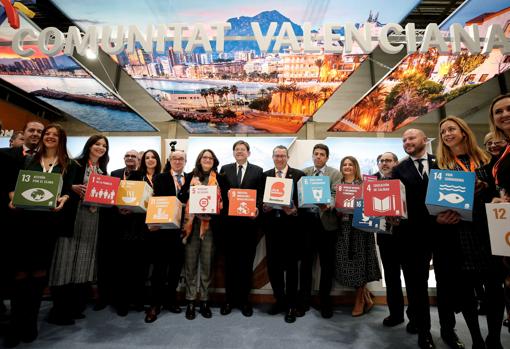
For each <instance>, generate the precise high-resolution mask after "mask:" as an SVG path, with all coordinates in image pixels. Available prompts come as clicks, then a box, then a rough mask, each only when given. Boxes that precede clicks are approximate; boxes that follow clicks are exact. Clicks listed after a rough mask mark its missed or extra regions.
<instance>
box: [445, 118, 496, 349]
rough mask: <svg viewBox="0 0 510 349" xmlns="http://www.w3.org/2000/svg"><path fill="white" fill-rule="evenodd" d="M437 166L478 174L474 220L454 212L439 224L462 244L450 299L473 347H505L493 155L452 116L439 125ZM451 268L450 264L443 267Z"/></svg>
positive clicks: (452, 260)
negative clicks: (494, 240)
mask: <svg viewBox="0 0 510 349" xmlns="http://www.w3.org/2000/svg"><path fill="white" fill-rule="evenodd" d="M439 129H440V130H439V139H438V145H437V163H438V166H439V168H440V169H446V170H452V171H465V172H474V173H475V175H476V185H475V198H474V205H473V222H466V221H462V220H460V216H459V215H458V214H457V213H456V212H453V211H451V210H448V211H445V212H442V213H440V214H439V215H438V216H437V222H438V223H439V224H440V227H441V228H442V229H443V230H444V233H443V234H441V235H444V237H445V239H446V238H448V239H450V240H452V241H456V242H457V243H456V244H453V246H454V247H455V248H454V250H452V251H450V253H449V254H448V256H447V257H444V258H449V261H448V263H447V265H448V271H446V272H447V273H448V274H449V275H448V276H449V277H448V278H444V276H443V277H442V279H443V280H449V281H448V283H449V284H448V287H447V288H446V289H447V290H448V291H447V294H445V295H443V296H446V297H448V301H449V302H451V304H454V308H456V310H461V311H462V313H463V315H464V318H465V320H466V324H467V326H468V328H469V331H470V334H471V338H472V341H473V348H485V347H487V348H503V347H502V345H501V340H500V334H501V323H502V319H503V312H504V298H503V280H504V268H503V263H502V258H501V257H497V256H493V255H492V253H491V248H490V239H489V232H488V229H487V216H486V214H485V203H487V202H490V201H491V199H492V197H494V195H495V193H496V191H495V187H494V184H493V180H492V177H491V171H490V168H489V166H488V165H489V163H490V157H489V155H488V154H487V153H486V152H485V151H484V150H483V149H481V148H480V147H479V146H478V144H477V142H476V138H475V136H474V134H473V132H472V131H471V129H470V128H469V126H468V125H467V124H466V122H465V121H464V120H462V119H460V118H458V117H455V116H450V117H447V118H446V119H443V120H441V122H440V123H439ZM443 264H445V263H443ZM480 281H481V282H482V284H483V286H484V289H485V292H486V295H487V307H486V308H487V325H488V326H487V327H488V332H489V334H488V336H487V338H486V340H485V341H484V339H483V337H482V334H481V332H480V327H479V323H478V312H477V300H476V297H475V287H476V286H477V285H478V284H479V282H480Z"/></svg>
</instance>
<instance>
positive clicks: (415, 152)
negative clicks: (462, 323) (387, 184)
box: [391, 129, 464, 349]
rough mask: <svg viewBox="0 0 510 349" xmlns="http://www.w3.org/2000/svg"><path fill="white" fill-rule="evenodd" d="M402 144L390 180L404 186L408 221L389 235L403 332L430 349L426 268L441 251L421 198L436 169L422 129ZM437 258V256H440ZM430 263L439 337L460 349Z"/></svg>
mask: <svg viewBox="0 0 510 349" xmlns="http://www.w3.org/2000/svg"><path fill="white" fill-rule="evenodd" d="M402 143H403V147H404V151H405V152H406V153H407V154H408V155H409V157H408V158H407V159H405V160H403V161H402V162H400V164H398V165H397V166H395V167H394V168H393V171H392V174H391V177H392V178H393V179H399V180H400V181H401V182H402V183H403V184H404V186H405V188H406V196H407V200H406V201H407V214H408V218H407V219H404V220H402V221H401V222H400V224H399V225H398V226H394V228H393V234H394V235H395V237H396V238H397V239H398V240H399V241H400V242H401V246H402V270H403V271H404V277H405V281H406V291H407V298H408V302H409V305H410V307H411V308H412V314H408V316H409V317H410V322H409V324H408V325H407V331H408V332H409V333H418V346H419V347H420V348H427V349H432V348H435V344H434V341H433V339H432V336H431V334H430V304H429V295H428V278H429V267H430V261H431V259H432V254H433V251H434V252H441V251H440V250H439V249H438V248H437V247H438V245H437V243H436V242H435V237H434V231H437V229H436V228H435V224H436V223H435V217H432V216H430V215H429V213H428V210H427V207H426V206H425V197H426V195H427V186H428V180H429V172H430V170H431V169H433V168H437V166H436V159H435V157H434V155H431V154H428V153H427V150H426V146H427V143H428V138H427V136H426V135H425V133H424V132H423V131H422V130H419V129H409V130H406V131H405V132H404V134H403V135H402ZM438 250H439V251H438ZM435 257H436V256H435ZM437 257H440V253H438V255H437ZM438 259H439V258H438ZM438 261H439V260H438ZM438 261H437V262H438ZM434 262H435V263H434V265H435V268H436V281H437V290H438V292H437V294H438V298H437V302H438V313H439V323H440V326H441V337H442V339H443V341H444V342H445V343H446V344H448V346H450V347H451V348H459V349H460V348H464V345H463V344H462V342H460V340H459V338H458V337H457V335H456V334H455V314H454V312H453V310H452V309H451V307H450V306H449V304H448V303H446V304H444V303H442V301H443V299H444V298H442V297H440V296H439V295H440V293H441V291H442V289H441V282H440V275H441V271H440V270H439V268H438V267H440V263H436V259H434Z"/></svg>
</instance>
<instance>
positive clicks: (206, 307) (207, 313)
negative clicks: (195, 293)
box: [200, 302, 212, 319]
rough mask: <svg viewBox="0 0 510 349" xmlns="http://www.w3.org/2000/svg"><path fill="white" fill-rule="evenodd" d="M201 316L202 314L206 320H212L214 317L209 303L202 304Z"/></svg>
mask: <svg viewBox="0 0 510 349" xmlns="http://www.w3.org/2000/svg"><path fill="white" fill-rule="evenodd" d="M200 314H202V316H203V317H204V318H206V319H210V318H211V317H212V312H211V308H210V307H209V302H202V304H200Z"/></svg>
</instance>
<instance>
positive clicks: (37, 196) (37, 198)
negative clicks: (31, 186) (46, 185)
mask: <svg viewBox="0 0 510 349" xmlns="http://www.w3.org/2000/svg"><path fill="white" fill-rule="evenodd" d="M44 194H45V193H44V191H43V190H41V189H37V190H34V191H33V192H32V194H30V196H31V197H32V199H34V200H35V201H41V200H42V198H44Z"/></svg>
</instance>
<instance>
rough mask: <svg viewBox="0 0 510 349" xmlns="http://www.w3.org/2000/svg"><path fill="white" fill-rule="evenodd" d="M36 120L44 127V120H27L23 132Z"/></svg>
mask: <svg viewBox="0 0 510 349" xmlns="http://www.w3.org/2000/svg"><path fill="white" fill-rule="evenodd" d="M34 122H36V123H38V124H40V125H43V127H44V124H43V123H42V122H40V121H37V120H30V121H27V122H26V123H25V125H23V132H25V131H26V130H27V127H28V124H32V123H34Z"/></svg>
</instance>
